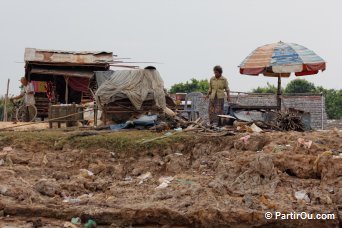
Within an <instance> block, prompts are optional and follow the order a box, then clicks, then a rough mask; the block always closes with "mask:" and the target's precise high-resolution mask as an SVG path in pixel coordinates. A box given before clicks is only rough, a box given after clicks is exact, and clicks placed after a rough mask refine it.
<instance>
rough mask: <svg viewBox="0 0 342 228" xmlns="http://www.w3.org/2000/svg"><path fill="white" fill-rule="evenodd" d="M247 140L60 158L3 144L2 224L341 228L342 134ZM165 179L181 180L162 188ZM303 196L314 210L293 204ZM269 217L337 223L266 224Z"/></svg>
mask: <svg viewBox="0 0 342 228" xmlns="http://www.w3.org/2000/svg"><path fill="white" fill-rule="evenodd" d="M27 134H30V133H27ZM242 136H243V135H237V136H225V137H217V138H215V137H200V136H198V137H192V138H189V139H188V141H187V142H186V143H172V144H170V145H168V146H167V147H166V148H162V149H161V148H153V149H148V148H142V149H141V150H134V151H130V150H128V149H127V150H125V148H123V149H122V148H121V149H118V148H119V146H118V145H115V143H113V144H112V145H111V146H110V147H111V149H110V150H108V149H104V148H97V146H96V145H93V146H92V147H91V148H85V149H84V148H83V149H80V148H79V147H78V146H77V145H73V144H65V145H64V146H63V147H62V148H58V149H55V150H54V149H52V147H46V146H43V145H40V143H39V142H35V141H34V140H33V141H30V142H26V143H24V144H21V145H17V144H12V145H10V144H8V145H7V144H6V142H5V143H3V145H2V148H4V149H3V150H2V152H0V161H1V159H2V160H3V164H2V165H1V166H0V216H1V217H0V225H1V226H5V225H8V226H10V225H12V226H14V227H16V226H18V227H20V226H21V227H44V226H45V227H63V224H64V223H65V222H68V221H70V220H71V218H73V217H80V218H81V220H82V222H83V223H85V222H86V221H87V220H88V219H90V218H91V219H93V220H95V221H96V222H97V224H98V225H99V227H126V226H140V227H141V226H152V227H153V226H155V227H158V226H163V225H165V226H175V227H189V226H191V227H220V226H222V227H251V226H254V227H259V226H262V227H274V226H275V225H277V226H279V227H297V226H304V227H315V226H320V227H339V226H341V224H342V220H341V218H342V140H341V137H342V132H340V131H336V130H335V131H324V132H307V133H297V132H290V133H277V132H273V133H260V134H252V135H251V137H250V138H249V140H248V142H247V143H245V142H243V141H242V140H240V138H241V137H242ZM89 137H92V136H89ZM95 137H96V136H95ZM298 138H304V139H305V140H312V141H313V143H312V146H311V147H310V148H304V147H303V146H302V145H300V144H299V143H298ZM8 146H10V147H11V148H12V150H10V149H8V148H5V147H8ZM2 148H0V151H1V149H2ZM148 172H150V174H148ZM160 177H173V178H171V179H170V180H171V181H170V182H168V183H167V184H166V185H167V186H166V187H165V188H157V189H156V187H157V186H159V185H160V184H161V182H160V181H158V180H159V179H160ZM302 190H303V191H305V192H306V194H307V196H308V197H309V201H305V200H301V199H297V198H296V197H295V193H296V192H297V191H302ZM268 211H270V212H276V211H279V212H282V213H290V212H308V213H314V214H315V213H334V215H335V219H332V220H300V219H298V220H274V219H271V220H266V219H265V217H264V215H265V212H268ZM80 227H81V226H80Z"/></svg>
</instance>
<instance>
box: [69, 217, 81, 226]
mask: <svg viewBox="0 0 342 228" xmlns="http://www.w3.org/2000/svg"><path fill="white" fill-rule="evenodd" d="M71 223H72V224H75V225H81V224H82V221H81V219H80V218H79V217H76V218H72V219H71Z"/></svg>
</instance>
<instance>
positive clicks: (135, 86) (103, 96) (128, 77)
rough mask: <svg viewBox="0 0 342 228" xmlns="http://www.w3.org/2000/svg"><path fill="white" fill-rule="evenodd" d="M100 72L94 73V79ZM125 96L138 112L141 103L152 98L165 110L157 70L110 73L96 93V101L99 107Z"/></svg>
mask: <svg viewBox="0 0 342 228" xmlns="http://www.w3.org/2000/svg"><path fill="white" fill-rule="evenodd" d="M100 74H102V72H96V77H97V76H98V75H100ZM123 95H124V96H126V97H127V98H128V99H129V100H130V101H131V103H132V104H133V106H134V107H135V108H136V109H137V110H140V109H141V106H142V104H143V102H144V101H145V100H147V99H148V98H152V99H153V100H154V101H155V104H156V106H157V107H158V108H161V109H165V108H166V100H165V92H164V82H163V79H162V78H161V76H160V74H159V72H158V71H157V70H145V69H144V70H122V71H115V72H113V73H112V75H111V77H110V79H108V80H107V81H105V82H103V83H102V84H101V86H100V87H99V88H98V90H97V91H96V94H95V96H96V101H97V103H98V104H99V105H100V107H101V106H103V105H105V104H109V103H110V102H114V101H116V100H120V99H122V98H123Z"/></svg>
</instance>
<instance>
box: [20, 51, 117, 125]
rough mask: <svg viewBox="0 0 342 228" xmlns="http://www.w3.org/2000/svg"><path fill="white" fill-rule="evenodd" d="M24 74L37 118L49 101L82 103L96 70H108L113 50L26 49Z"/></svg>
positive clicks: (44, 113)
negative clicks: (30, 87) (34, 101)
mask: <svg viewBox="0 0 342 228" xmlns="http://www.w3.org/2000/svg"><path fill="white" fill-rule="evenodd" d="M24 59H25V77H26V78H27V79H28V80H29V81H31V82H32V84H33V86H34V88H35V99H36V106H37V109H38V115H37V116H38V117H40V118H42V119H44V118H45V117H47V116H48V108H49V104H57V103H61V104H68V103H75V104H80V103H85V102H89V101H92V100H93V96H92V94H91V91H90V90H89V83H90V79H91V78H92V77H93V76H94V72H95V71H107V70H109V68H110V63H111V62H113V53H112V52H72V51H55V50H39V49H35V48H26V49H25V58H24Z"/></svg>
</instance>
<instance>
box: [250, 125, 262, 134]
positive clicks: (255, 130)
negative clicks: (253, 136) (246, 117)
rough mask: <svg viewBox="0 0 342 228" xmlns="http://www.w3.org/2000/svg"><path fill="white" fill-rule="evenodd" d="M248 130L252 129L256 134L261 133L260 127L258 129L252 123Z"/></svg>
mask: <svg viewBox="0 0 342 228" xmlns="http://www.w3.org/2000/svg"><path fill="white" fill-rule="evenodd" d="M250 128H251V129H252V131H253V132H256V133H260V132H262V129H261V128H260V127H258V126H257V125H255V123H253V124H252V125H251V126H250Z"/></svg>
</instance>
